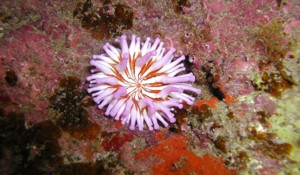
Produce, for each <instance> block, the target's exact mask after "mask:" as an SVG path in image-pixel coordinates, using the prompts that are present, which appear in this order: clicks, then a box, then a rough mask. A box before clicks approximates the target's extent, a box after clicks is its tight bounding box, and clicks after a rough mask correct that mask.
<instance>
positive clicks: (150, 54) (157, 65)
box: [87, 35, 201, 130]
mask: <svg viewBox="0 0 300 175" xmlns="http://www.w3.org/2000/svg"><path fill="white" fill-rule="evenodd" d="M116 42H118V43H119V44H120V47H121V48H120V49H119V48H116V47H114V46H112V45H110V44H109V43H106V44H105V45H104V46H103V49H104V51H105V53H103V54H100V55H93V59H92V60H91V61H90V64H91V65H93V66H95V69H93V70H92V75H90V76H88V77H87V80H88V81H89V83H90V85H89V86H90V87H89V88H88V92H89V93H92V96H93V99H94V101H95V102H96V103H97V104H98V107H99V108H100V109H102V108H103V107H105V106H107V108H106V112H105V115H107V116H112V117H113V118H114V119H115V120H120V119H121V123H122V124H123V125H124V124H125V123H130V124H129V125H130V126H129V128H130V129H131V130H134V129H135V127H136V125H137V127H138V129H139V130H143V128H144V121H145V123H146V125H147V127H148V129H149V130H153V128H154V129H156V130H158V129H159V122H161V123H162V124H163V125H164V126H165V127H167V126H168V123H167V121H168V122H170V123H174V122H175V121H176V119H175V117H174V114H173V113H172V110H173V108H174V107H177V108H182V107H183V105H182V103H183V102H186V103H187V104H189V105H192V104H193V102H194V100H195V98H194V97H192V96H190V95H187V94H185V93H184V91H186V90H187V91H192V92H194V93H197V94H199V93H200V92H201V91H200V90H199V89H197V88H194V87H193V86H192V85H191V84H188V83H187V82H194V81H195V76H194V75H193V74H192V73H189V74H181V75H178V74H179V73H180V72H182V71H184V70H185V67H184V64H183V63H181V62H182V61H183V60H184V59H185V57H184V56H181V57H179V58H177V59H173V58H174V56H173V53H174V52H175V48H170V49H169V51H167V52H166V50H165V48H164V47H163V42H161V41H160V39H158V38H157V39H155V41H154V43H153V44H151V43H150V38H149V37H148V38H147V39H146V41H145V42H144V43H142V44H141V43H140V38H139V37H136V36H135V35H132V37H131V42H130V45H129V46H128V43H127V38H126V36H125V35H122V36H121V37H119V38H117V39H116Z"/></svg>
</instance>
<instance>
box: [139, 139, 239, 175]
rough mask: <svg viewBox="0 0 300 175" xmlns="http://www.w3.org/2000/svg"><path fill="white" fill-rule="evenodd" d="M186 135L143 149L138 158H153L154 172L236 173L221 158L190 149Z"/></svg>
mask: <svg viewBox="0 0 300 175" xmlns="http://www.w3.org/2000/svg"><path fill="white" fill-rule="evenodd" d="M187 141H188V139H187V138H186V137H185V136H178V137H170V138H168V139H167V140H165V141H162V142H160V143H159V144H158V145H156V146H154V147H151V148H148V149H145V150H142V151H141V152H139V153H138V154H136V155H135V158H136V159H149V158H151V157H152V158H153V159H155V161H156V162H157V163H155V164H154V165H153V166H152V173H153V174H170V173H171V174H174V175H180V174H201V175H234V174H236V172H235V171H233V170H229V169H226V168H225V166H224V164H223V163H222V161H221V159H220V158H217V157H212V156H210V155H207V154H206V155H203V156H202V157H199V156H197V155H196V154H195V153H193V152H192V151H190V150H189V149H188V144H187Z"/></svg>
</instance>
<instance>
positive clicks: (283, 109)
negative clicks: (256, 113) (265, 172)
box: [269, 87, 300, 174]
mask: <svg viewBox="0 0 300 175" xmlns="http://www.w3.org/2000/svg"><path fill="white" fill-rule="evenodd" d="M299 106H300V88H299V87H297V88H293V89H292V90H291V91H289V92H287V93H285V94H284V97H283V98H282V99H280V100H278V102H277V115H274V116H272V117H271V118H270V119H269V121H270V122H271V131H272V132H275V133H276V134H277V136H278V137H279V139H280V140H282V141H283V142H287V143H290V144H291V145H292V146H293V149H292V151H291V153H290V155H289V158H290V159H291V160H293V161H295V164H293V165H292V166H291V167H289V168H288V169H289V171H290V173H292V174H297V173H299V170H298V168H299V167H300V157H299V155H300V146H299V141H300V115H299ZM296 172H297V173H296Z"/></svg>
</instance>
